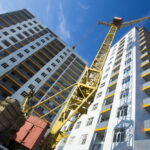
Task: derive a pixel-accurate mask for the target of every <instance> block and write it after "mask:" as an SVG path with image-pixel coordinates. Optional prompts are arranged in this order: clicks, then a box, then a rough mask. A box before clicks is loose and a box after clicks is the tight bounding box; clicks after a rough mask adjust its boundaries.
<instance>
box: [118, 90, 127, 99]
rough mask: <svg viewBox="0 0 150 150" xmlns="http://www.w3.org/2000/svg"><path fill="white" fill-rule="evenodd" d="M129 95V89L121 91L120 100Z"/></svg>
mask: <svg viewBox="0 0 150 150" xmlns="http://www.w3.org/2000/svg"><path fill="white" fill-rule="evenodd" d="M128 95H129V89H125V90H123V91H121V94H120V98H124V97H127V96H128Z"/></svg>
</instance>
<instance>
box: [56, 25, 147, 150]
mask: <svg viewBox="0 0 150 150" xmlns="http://www.w3.org/2000/svg"><path fill="white" fill-rule="evenodd" d="M149 49H150V33H149V31H148V30H147V29H146V28H144V27H141V28H140V29H137V28H136V27H134V28H133V29H132V30H130V31H129V32H128V33H127V34H126V35H125V36H124V37H122V38H121V39H120V40H119V41H118V42H117V43H116V44H115V45H114V46H113V47H112V48H111V50H110V53H109V55H108V58H107V61H106V63H105V66H104V69H103V75H102V79H101V83H100V85H99V88H98V91H97V94H96V97H95V99H94V102H93V103H92V105H91V106H90V107H89V109H88V113H87V115H83V116H82V117H81V118H80V119H79V120H78V121H77V122H76V124H75V125H74V127H73V128H72V130H71V131H70V132H68V134H67V135H66V136H65V138H63V139H62V141H60V143H59V144H58V146H57V149H59V150H61V149H64V150H70V149H71V150H148V149H149V147H150V50H149ZM66 127H67V126H66ZM66 127H65V128H66Z"/></svg>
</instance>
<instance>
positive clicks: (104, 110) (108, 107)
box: [101, 104, 112, 113]
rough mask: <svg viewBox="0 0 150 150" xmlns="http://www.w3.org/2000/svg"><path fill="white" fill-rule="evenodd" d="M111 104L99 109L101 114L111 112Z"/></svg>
mask: <svg viewBox="0 0 150 150" xmlns="http://www.w3.org/2000/svg"><path fill="white" fill-rule="evenodd" d="M111 108H112V104H108V105H104V106H103V107H102V109H101V113H104V112H106V111H109V110H111Z"/></svg>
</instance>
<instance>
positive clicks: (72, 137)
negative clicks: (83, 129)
mask: <svg viewBox="0 0 150 150" xmlns="http://www.w3.org/2000/svg"><path fill="white" fill-rule="evenodd" d="M74 140H75V136H71V137H70V139H69V142H68V144H72V143H73V141H74Z"/></svg>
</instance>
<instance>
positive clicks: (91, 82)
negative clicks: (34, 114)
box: [23, 16, 150, 150]
mask: <svg viewBox="0 0 150 150" xmlns="http://www.w3.org/2000/svg"><path fill="white" fill-rule="evenodd" d="M147 19H150V16H149V17H144V18H140V19H137V20H134V21H130V22H125V23H123V19H122V18H119V17H114V19H113V22H112V23H107V22H98V24H104V25H106V26H110V30H109V32H108V34H107V36H106V38H105V40H104V42H103V44H102V46H101V47H100V49H99V51H98V53H97V55H96V57H95V58H94V60H93V62H92V64H91V66H90V67H87V66H86V68H85V71H84V73H83V74H82V76H81V78H80V80H79V81H78V82H77V83H75V84H73V85H71V86H69V87H67V88H65V89H64V90H62V91H60V92H58V93H57V94H55V95H53V96H51V97H49V98H47V99H45V100H44V101H42V102H40V103H38V104H36V105H34V106H32V107H30V106H27V103H28V102H30V98H31V95H32V94H33V93H32V92H31V93H30V94H29V96H27V97H26V99H25V103H24V105H23V112H24V113H25V114H26V116H29V115H30V113H31V110H33V109H35V108H36V107H38V106H40V105H42V104H44V103H45V102H47V101H49V100H51V99H52V98H54V97H55V96H57V95H59V94H61V93H62V92H64V91H67V90H68V89H70V88H74V90H73V92H72V94H71V96H70V97H69V99H68V100H67V101H65V102H64V103H63V104H61V105H59V106H57V107H56V108H54V109H53V110H51V111H49V112H48V113H46V114H44V115H43V116H41V118H43V117H45V116H47V115H49V114H50V113H52V112H53V111H55V110H56V109H58V108H60V107H62V111H61V113H60V114H59V116H58V117H57V119H56V121H55V123H54V125H53V126H52V127H51V130H50V133H49V134H48V136H47V137H46V139H45V140H44V144H43V149H44V150H48V149H54V148H55V147H56V144H57V143H58V142H59V141H60V140H61V139H62V138H63V137H64V136H65V135H66V133H67V132H68V131H69V130H70V129H71V128H72V127H73V125H74V124H75V123H76V121H77V120H78V119H79V118H80V117H81V116H82V115H83V114H86V113H87V111H88V108H89V106H90V105H91V103H92V102H93V101H94V98H95V94H96V92H97V89H98V86H99V84H100V80H101V76H102V71H103V67H104V64H105V62H106V59H107V56H108V54H109V51H110V48H111V45H112V42H113V39H114V37H115V34H116V32H117V30H118V29H121V28H124V27H127V26H130V25H133V24H135V23H138V22H141V21H144V20H147ZM68 121H69V122H70V126H69V128H67V129H66V130H65V131H63V132H62V131H61V129H62V127H63V126H64V125H65V124H66V122H68Z"/></svg>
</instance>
